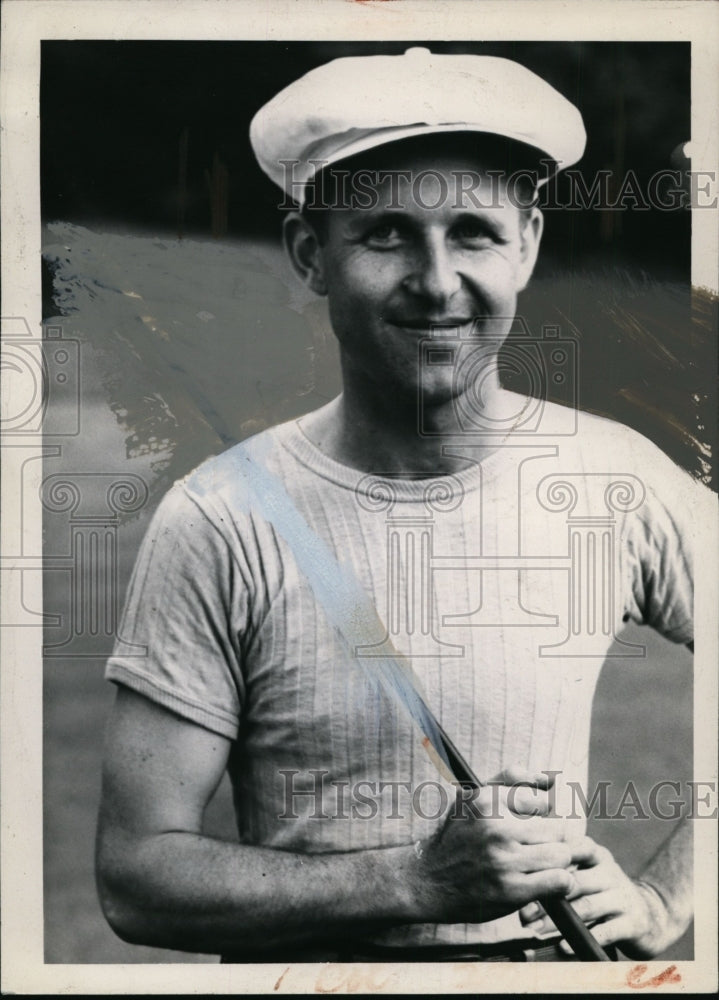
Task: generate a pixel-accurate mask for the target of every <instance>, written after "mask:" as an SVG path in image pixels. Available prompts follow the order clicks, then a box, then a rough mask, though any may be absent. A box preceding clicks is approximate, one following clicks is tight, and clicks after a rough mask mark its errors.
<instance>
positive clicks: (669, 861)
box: [638, 819, 694, 950]
mask: <svg viewBox="0 0 719 1000" xmlns="http://www.w3.org/2000/svg"><path fill="white" fill-rule="evenodd" d="M693 848H694V845H693V834H692V826H691V824H690V823H689V822H688V821H687V820H686V819H685V820H682V821H681V822H680V823H679V824H678V826H677V827H676V828H675V829H674V831H673V832H672V834H671V836H669V837H668V838H667V840H665V841H664V843H663V844H662V845H661V846H660V848H659V850H658V851H657V852H656V854H655V855H654V856H653V857H652V859H651V860H650V861H649V862H648V864H647V865H646V866H645V867H644V868H643V870H642V871H641V872H640V874H639V876H638V881H639V882H640V883H641V884H644V885H646V886H649V887H650V888H651V889H652V890H653V891H654V892H655V893H656V894H657V896H658V897H659V900H658V901H657V902H658V903H659V902H660V903H661V904H662V905H661V906H657V908H656V913H657V927H656V933H657V937H658V940H657V947H658V950H664V948H668V947H669V946H670V945H672V944H673V943H674V942H675V941H676V940H677V939H678V938H679V937H681V935H682V934H683V933H684V931H685V930H686V929H687V927H688V926H689V924H690V923H691V920H692V916H693V909H694V882H693V860H694V849H693ZM662 909H663V911H664V912H663V913H662Z"/></svg>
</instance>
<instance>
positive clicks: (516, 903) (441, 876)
mask: <svg viewBox="0 0 719 1000" xmlns="http://www.w3.org/2000/svg"><path fill="white" fill-rule="evenodd" d="M549 787H550V785H549V783H548V780H547V776H546V775H545V774H529V773H527V772H524V771H519V770H516V769H512V770H509V771H505V772H503V774H501V775H499V776H498V777H497V778H495V779H494V780H493V781H492V782H491V783H489V784H488V785H485V786H484V787H483V788H481V789H480V790H479V792H478V793H477V794H476V797H474V798H472V799H471V800H470V799H469V798H468V797H467V794H468V793H464V796H463V794H462V793H461V792H460V793H458V797H457V805H456V808H455V809H454V810H452V811H451V812H450V814H449V816H448V818H447V820H446V821H445V823H444V825H443V826H442V827H441V828H440V830H439V831H438V832H437V834H435V835H434V836H433V837H432V838H430V839H429V840H428V841H426V842H425V843H424V844H423V845H421V854H420V856H419V862H418V867H417V870H416V871H417V875H418V878H419V888H420V892H421V895H422V899H423V903H424V904H425V905H426V906H427V907H428V908H429V910H430V911H431V912H432V913H433V919H434V920H436V921H438V922H447V923H457V922H464V921H466V922H469V923H479V922H483V921H487V920H493V919H495V918H496V917H501V916H504V915H506V914H507V913H512V912H513V911H515V910H517V909H519V907H521V906H523V905H525V904H526V903H527V902H529V901H530V900H533V899H536V898H537V897H538V896H546V895H559V896H565V895H567V893H569V892H570V891H571V890H572V889H574V888H575V881H574V877H573V875H572V873H571V872H570V871H569V870H568V869H569V866H570V864H571V863H572V851H571V848H570V846H569V845H568V844H567V843H566V842H565V839H564V836H565V824H564V823H563V821H561V820H559V819H556V818H550V817H549V815H548V814H549V811H550V797H549V794H548V790H549ZM418 854H419V850H418Z"/></svg>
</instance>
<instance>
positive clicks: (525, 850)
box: [519, 842, 572, 919]
mask: <svg viewBox="0 0 719 1000" xmlns="http://www.w3.org/2000/svg"><path fill="white" fill-rule="evenodd" d="M571 860H572V856H571V853H570V850H569V846H568V845H567V844H565V843H563V842H559V843H551V844H536V845H534V844H533V845H531V846H522V848H521V853H520V855H519V863H520V865H521V871H523V872H526V873H530V872H541V871H546V870H547V869H551V868H568V867H569V865H570V864H571ZM540 916H541V914H539V913H537V914H536V916H535V919H536V918H537V917H540Z"/></svg>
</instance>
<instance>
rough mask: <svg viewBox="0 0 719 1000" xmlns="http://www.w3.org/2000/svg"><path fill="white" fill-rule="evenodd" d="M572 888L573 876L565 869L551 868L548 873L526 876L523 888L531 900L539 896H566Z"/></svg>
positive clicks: (535, 873)
mask: <svg viewBox="0 0 719 1000" xmlns="http://www.w3.org/2000/svg"><path fill="white" fill-rule="evenodd" d="M573 886H574V876H573V875H572V873H571V872H569V871H567V869H566V868H552V869H549V870H548V871H543V872H534V873H533V874H530V875H527V876H526V877H525V879H524V881H523V887H524V888H526V890H527V895H528V896H531V897H533V898H539V897H541V896H566V895H567V893H568V892H571V890H572V888H573Z"/></svg>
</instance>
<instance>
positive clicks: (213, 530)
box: [107, 404, 701, 945]
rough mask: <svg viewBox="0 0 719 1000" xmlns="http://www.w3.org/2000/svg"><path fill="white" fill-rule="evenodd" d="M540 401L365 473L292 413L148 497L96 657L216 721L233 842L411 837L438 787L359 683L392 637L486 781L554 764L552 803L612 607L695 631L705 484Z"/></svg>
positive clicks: (419, 834) (642, 442)
mask: <svg viewBox="0 0 719 1000" xmlns="http://www.w3.org/2000/svg"><path fill="white" fill-rule="evenodd" d="M545 405H547V404H545ZM553 410H554V411H555V412H554V413H553V423H552V426H553V427H554V431H555V432H554V433H553V434H551V435H544V436H540V435H537V436H534V437H533V436H532V435H531V434H528V435H526V436H524V437H521V436H511V435H510V437H509V438H508V439H505V440H504V441H502V442H499V446H498V447H497V448H496V450H495V451H494V452H492V453H491V454H490V455H488V456H487V457H485V458H483V460H482V461H481V462H479V463H476V462H473V461H472V456H473V451H472V441H471V439H467V441H464V440H458V441H457V443H456V445H454V446H453V448H454V450H455V451H456V453H457V454H458V455H460V456H462V457H464V458H465V459H466V460H467V464H466V468H464V469H462V471H459V472H457V473H456V474H454V475H452V476H438V477H435V478H433V479H432V478H430V479H428V478H426V476H425V477H423V478H422V477H419V476H418V477H411V476H405V477H402V478H398V477H394V476H387V475H383V474H382V473H381V470H379V471H378V472H377V473H376V474H372V475H365V474H364V473H362V472H359V471H357V470H354V469H351V468H348V467H346V466H344V465H341V464H339V463H337V462H335V461H334V460H332V459H330V458H328V457H327V456H326V455H325V454H323V453H322V452H321V451H319V450H318V449H317V448H316V447H315V446H314V445H313V444H312V443H311V442H310V440H309V439H308V438H307V437H306V436H305V434H304V433H303V431H302V429H301V427H300V425H299V423H298V422H294V421H292V422H289V423H287V424H284V425H281V426H279V427H276V428H274V429H272V430H269V431H265V432H263V433H262V434H260V435H257V436H256V437H255V438H252V439H250V440H249V441H247V442H244V443H243V444H240V445H237V446H235V447H234V448H231V449H229V450H228V451H226V452H225V453H224V454H222V455H220V456H218V457H215V458H212V459H210V460H208V461H207V462H205V463H204V464H203V465H202V466H200V467H199V469H198V470H196V471H195V472H194V473H192V474H190V475H189V476H188V477H186V478H185V479H183V480H181V481H179V482H178V483H176V484H175V486H174V487H173V488H172V489H171V490H170V492H169V493H168V494H167V495H166V497H165V498H164V499H163V501H162V502H161V504H160V506H159V508H158V510H157V512H156V514H155V516H154V518H153V520H152V523H151V525H150V528H149V530H148V532H147V535H146V538H145V540H144V543H143V545H142V548H141V551H140V554H139V556H138V559H137V563H136V566H135V570H134V574H133V577H132V580H131V583H130V587H129V591H128V595H127V601H126V608H125V614H124V619H123V622H122V626H121V630H120V636H121V638H120V639H119V640H118V642H117V644H116V648H115V651H114V654H113V656H112V658H111V659H110V661H109V663H108V666H107V677H108V678H109V679H110V680H112V681H114V682H117V683H119V684H123V685H127V686H128V687H130V688H133V689H134V690H135V691H138V692H140V693H141V694H143V695H145V696H146V697H148V698H150V699H151V700H153V701H155V702H157V703H159V704H160V705H163V706H165V707H166V708H168V709H170V710H172V711H173V712H175V713H177V714H178V715H180V716H182V717H183V718H185V719H188V720H190V721H191V722H193V723H195V724H197V725H199V726H203V727H205V728H207V729H209V730H211V731H212V732H214V733H217V734H219V735H221V736H223V737H226V738H227V739H228V740H230V741H232V744H233V745H232V750H231V754H230V763H229V774H230V778H231V781H232V785H233V789H234V796H235V806H236V814H237V827H238V838H239V840H240V841H241V842H242V843H244V844H255V845H262V846H265V847H274V848H279V849H283V850H290V851H296V852H325V851H357V850H362V849H367V848H377V847H383V846H394V845H399V844H410V843H413V842H416V841H417V840H418V839H420V838H423V837H425V836H428V835H429V834H430V833H431V832H432V831H433V830H435V829H436V828H437V826H438V825H439V824H440V823H441V822H442V820H443V816H444V815H445V814H446V812H447V810H448V809H449V808H451V807H452V804H453V802H454V791H453V789H452V786H451V785H450V784H449V783H448V782H447V781H446V780H445V778H444V777H442V776H441V775H440V773H439V772H438V770H437V768H436V766H435V763H434V762H433V760H432V759H431V757H430V756H429V755H428V754H427V753H426V752H425V750H424V748H423V746H422V741H421V733H419V731H418V729H417V727H416V725H414V724H413V722H412V720H411V719H410V718H409V716H408V715H407V714H406V713H405V712H404V711H403V710H402V708H401V706H399V704H398V702H397V699H396V698H394V699H393V698H392V697H391V696H390V695H389V694H387V692H386V691H385V690H383V689H382V688H381V686H380V687H379V688H378V687H377V686H376V685H375V684H373V682H372V669H373V663H374V664H375V665H376V664H377V663H378V662H379V659H380V658H381V656H382V655H383V653H384V652H386V650H387V648H393V649H396V650H398V651H399V652H400V653H401V654H402V655H403V656H404V657H405V658H406V660H407V662H408V663H410V664H411V667H412V669H413V671H414V674H415V675H416V677H417V679H418V681H419V683H420V685H421V688H422V690H423V693H424V695H425V697H426V700H427V702H428V704H429V705H430V706H431V708H432V710H433V711H434V712H435V714H436V715H437V717H438V719H439V720H440V722H441V723H442V725H443V727H444V728H445V730H446V731H447V732H448V733H449V735H450V736H451V738H452V739H453V740H454V742H455V743H456V744H457V745H458V746H459V747H461V749H462V751H463V753H464V754H465V756H466V757H467V759H468V761H469V763H470V765H471V766H472V768H473V769H474V770H475V772H476V773H477V775H479V776H480V778H481V779H482V780H486V779H490V778H491V777H493V776H494V775H496V774H497V773H498V772H500V771H501V770H502V769H503V768H505V767H507V766H509V765H512V764H516V765H519V766H522V767H526V768H529V769H532V770H535V771H536V770H548V771H553V772H559V774H558V777H557V785H556V789H557V790H556V795H557V796H558V800H557V812H558V814H560V815H561V814H562V813H561V803H562V796H563V794H564V791H563V790H566V788H567V787H569V782H572V781H573V782H579V783H580V784H581V786H582V787H586V782H587V761H588V753H589V723H590V714H591V707H592V699H593V695H594V690H595V686H596V682H597V678H598V675H599V671H600V668H601V666H602V663H603V661H604V658H605V656H606V655H607V653H608V652H611V655H614V656H621V657H626V662H627V663H631V661H632V659H633V658H634V657H636V656H641V655H643V653H642V648H641V647H640V646H637V645H636V644H630V643H628V642H627V641H626V640H624V641H623V640H622V639H621V636H620V631H621V627H622V623H623V621H627V620H629V619H632V620H633V621H635V622H638V623H641V624H648V625H650V626H652V627H653V628H655V629H657V630H658V631H659V632H660V633H662V634H663V635H664V636H666V637H667V638H669V639H671V640H673V641H675V642H688V641H690V640H691V639H692V636H693V627H692V569H691V563H692V534H693V527H694V526H693V517H694V510H695V501H696V499H697V497H699V496H700V492H701V490H700V488H699V487H698V486H697V485H696V484H695V483H694V482H693V481H692V480H691V479H690V477H689V476H688V475H687V474H685V473H684V472H682V471H681V470H679V469H678V468H677V467H676V466H674V465H673V463H671V462H670V461H669V460H668V459H667V458H666V457H665V456H664V455H663V453H662V452H661V451H660V450H659V449H657V448H656V447H655V446H654V445H652V444H651V443H650V442H648V441H647V440H646V439H645V438H643V437H642V436H641V435H639V434H637V433H635V432H633V431H631V430H629V429H628V428H626V427H624V426H622V425H619V424H616V423H613V422H610V421H607V420H604V419H601V418H599V417H594V416H590V415H588V414H583V413H578V414H577V413H575V411H573V410H565V409H564V408H561V407H555V408H553ZM557 429H559V432H557ZM562 431H564V432H562ZM280 494H281V502H279V503H278V496H280ZM306 532H309V535H308V534H306ZM308 537H309V538H311V539H316V540H317V542H318V544H317V546H316V547H315V546H314V545H313V544H310V545H309V546H308V543H307V539H308ZM299 550H301V551H299ZM328 560H329V561H328ZM338 564H339V572H340V573H342V574H349V576H350V577H351V579H352V580H353V581H354V582H355V583H356V584H357V586H359V587H360V588H361V590H362V592H363V593H364V594H365V595H366V596H367V598H368V600H369V601H370V602H371V604H372V606H373V607H374V608H376V611H377V614H378V616H379V621H380V622H381V623H382V627H383V629H384V632H385V635H384V636H378V634H377V632H376V631H374V632H372V633H368V634H367V635H366V641H364V639H363V635H362V630H361V623H360V626H359V629H360V632H359V633H358V632H357V627H358V626H357V623H356V622H354V623H350V624H349V627H348V628H344V625H346V624H347V621H346V617H347V615H348V613H349V612H348V610H347V608H344V609H343V608H342V607H339V606H338V602H337V601H335V596H334V594H333V592H332V587H331V586H329V587H328V586H327V581H331V580H332V579H333V577H332V574H333V573H334V572H336V571H337V569H338ZM323 581H324V584H323ZM343 614H344V615H345V620H344V621H343V617H342V616H343ZM348 636H349V637H350V639H349V640H348ZM358 636H359V637H358ZM383 638H384V639H386V640H388V642H389V644H390V645H389V646H388V645H387V642H385V645H384V646H383V644H382V640H383ZM585 820H586V818H585V817H582V816H575V818H574V819H573V820H572V821H573V822H576V823H577V824H578V827H579V828H581V829H583V827H584V824H585ZM568 822H569V820H568ZM577 832H579V830H578V831H577ZM525 933H526V932H525V931H524V929H523V928H522V927H521V926H520V923H519V920H518V917H517V915H516V914H512V915H510V916H508V917H505V918H502V919H501V920H494V921H487V922H482V921H481V915H480V916H479V919H478V922H477V923H476V924H462V925H439V926H436V925H426V924H422V925H412V926H403V927H397V928H394V929H389V930H387V931H386V932H385V933H383V934H381V935H377V936H375V938H374V940H376V941H380V942H382V943H385V944H397V945H400V944H401V945H409V944H432V943H459V942H461V943H464V942H469V941H471V942H474V941H479V942H490V941H496V940H504V939H511V938H516V937H519V936H522V935H523V934H525Z"/></svg>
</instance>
